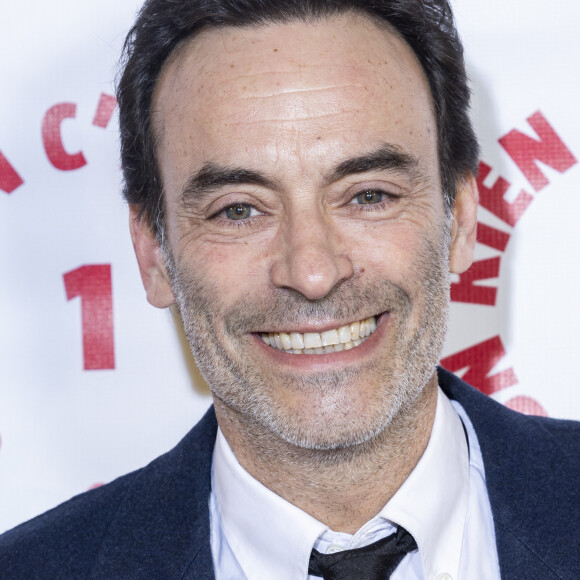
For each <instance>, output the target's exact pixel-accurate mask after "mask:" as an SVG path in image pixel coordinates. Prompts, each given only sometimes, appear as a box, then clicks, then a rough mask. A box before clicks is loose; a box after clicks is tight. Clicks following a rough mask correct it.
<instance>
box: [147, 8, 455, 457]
mask: <svg viewBox="0 0 580 580" xmlns="http://www.w3.org/2000/svg"><path fill="white" fill-rule="evenodd" d="M153 111H154V127H155V129H156V131H157V133H158V136H159V138H160V140H159V145H158V149H157V152H158V160H159V166H160V171H161V175H162V180H163V185H164V190H165V203H166V235H167V249H166V252H165V253H166V258H167V259H168V260H167V261H168V270H169V278H170V280H171V286H169V284H168V283H167V278H166V277H164V276H163V275H160V276H154V277H153V278H151V279H149V282H148V283H147V282H146V286H148V292H149V299H150V300H151V301H152V302H153V303H154V304H156V305H159V306H163V305H166V304H167V303H169V302H171V301H172V299H173V296H174V297H175V300H176V301H177V304H178V307H179V311H180V313H181V316H182V319H183V322H184V326H185V329H186V333H187V336H188V339H189V341H190V344H191V347H192V350H193V353H194V355H195V358H196V360H197V363H198V366H199V367H200V370H201V371H202V373H203V374H204V376H205V378H206V380H207V382H208V384H209V385H210V387H211V389H212V391H213V394H214V399H215V402H216V409H217V411H218V417H220V415H228V414H234V415H236V417H237V418H238V420H240V421H242V422H246V423H247V424H248V425H250V424H254V425H259V426H261V427H262V428H266V429H267V430H269V431H270V432H273V433H275V434H276V435H278V436H280V437H282V438H283V439H285V440H286V441H290V442H291V443H294V444H296V445H299V446H303V447H314V448H336V447H343V446H347V445H351V444H355V443H358V442H361V441H365V440H368V439H369V438H372V437H373V436H374V435H376V434H377V433H379V432H381V431H382V430H383V429H384V428H385V427H386V425H388V424H389V422H390V421H391V420H392V418H393V417H394V416H396V415H397V414H400V413H402V412H404V411H405V410H408V408H409V406H411V405H413V403H415V402H416V401H417V400H418V398H419V397H420V395H421V393H423V392H424V389H425V388H426V387H427V388H431V389H432V388H433V386H434V385H435V382H434V376H433V373H434V369H435V364H436V362H437V360H438V357H439V354H440V349H441V346H442V342H443V339H444V334H445V319H446V311H447V302H448V274H449V245H450V239H451V238H450V235H451V234H450V229H451V226H450V224H451V215H448V214H447V213H446V211H445V209H444V205H443V195H442V192H441V188H440V179H439V170H438V159H437V130H436V123H435V119H434V114H433V108H432V103H431V99H430V93H429V88H428V84H427V82H426V79H425V77H424V74H423V72H422V69H421V67H420V65H419V64H418V62H417V61H416V59H415V57H414V55H413V53H412V51H411V50H410V49H409V47H408V46H407V45H406V44H405V43H404V41H402V40H401V39H400V38H398V37H397V36H396V35H395V34H393V33H391V32H388V31H386V30H384V29H379V28H378V27H376V26H375V25H374V24H373V23H372V22H371V21H370V20H368V19H366V18H362V17H353V16H348V17H337V18H333V19H331V20H328V21H321V22H317V23H315V24H309V25H307V24H303V23H291V24H280V25H270V26H266V27H258V28H225V29H208V30H206V31H204V32H202V33H201V34H200V35H198V36H197V37H196V38H195V39H193V40H192V41H190V42H189V43H187V44H186V45H185V46H184V47H182V49H181V50H180V52H178V53H177V54H176V55H175V57H174V58H172V59H171V60H170V62H169V63H168V64H167V65H166V66H165V68H164V71H163V74H162V76H161V79H160V81H159V82H158V85H157V89H156V94H155V98H154V106H153ZM452 240H453V241H451V244H452V245H453V244H454V243H456V237H455V235H454V236H453V238H452ZM142 269H143V265H142ZM158 269H159V271H162V270H163V264H161V263H159V264H158ZM145 278H147V276H145ZM168 297H169V298H168ZM362 321H366V322H362ZM375 327H376V329H375ZM369 333H370V334H369ZM361 334H364V335H365V336H363V337H361V336H360V335H361ZM361 338H362V341H361ZM336 343H338V344H336ZM309 345H314V346H312V349H313V350H311V349H307V347H309ZM310 352H312V354H309V353H310ZM428 386H429V387H428Z"/></svg>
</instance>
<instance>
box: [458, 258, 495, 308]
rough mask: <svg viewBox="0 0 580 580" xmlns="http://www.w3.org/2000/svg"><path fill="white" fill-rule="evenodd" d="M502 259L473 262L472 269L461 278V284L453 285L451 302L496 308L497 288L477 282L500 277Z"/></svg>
mask: <svg viewBox="0 0 580 580" xmlns="http://www.w3.org/2000/svg"><path fill="white" fill-rule="evenodd" d="M499 266H500V258H499V256H496V257H494V258H488V259H487V260H478V261H477V262H473V264H472V265H471V268H469V270H467V272H464V273H463V274H461V275H460V276H459V282H454V283H453V284H451V300H453V302H469V303H470V304H482V305H484V306H494V305H495V300H496V297H497V288H496V287H495V286H479V285H476V284H474V282H476V281H477V280H487V279H489V278H497V277H498V276H499Z"/></svg>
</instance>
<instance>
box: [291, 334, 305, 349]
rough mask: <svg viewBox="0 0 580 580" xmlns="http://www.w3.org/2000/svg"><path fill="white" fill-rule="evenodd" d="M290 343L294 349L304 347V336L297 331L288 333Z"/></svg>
mask: <svg viewBox="0 0 580 580" xmlns="http://www.w3.org/2000/svg"><path fill="white" fill-rule="evenodd" d="M290 343H291V344H292V348H293V349H295V350H298V349H302V348H304V337H303V336H302V335H301V334H300V333H299V332H291V333H290Z"/></svg>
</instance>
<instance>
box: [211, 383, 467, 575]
mask: <svg viewBox="0 0 580 580" xmlns="http://www.w3.org/2000/svg"><path fill="white" fill-rule="evenodd" d="M213 470H214V475H213V486H214V493H215V495H216V499H217V505H218V508H219V511H220V517H221V524H222V527H223V533H224V535H225V537H226V539H227V541H228V543H229V545H230V547H231V549H232V551H233V553H234V554H235V556H236V558H237V560H238V562H239V564H240V566H241V567H242V569H243V571H244V573H245V574H246V576H247V577H248V578H278V579H280V580H290V579H295V578H306V576H307V574H308V561H309V559H310V553H311V551H312V547H313V545H314V543H315V542H316V540H317V538H318V537H319V536H320V535H322V534H323V533H324V532H325V531H326V530H328V528H327V526H325V525H324V524H322V523H321V522H319V521H318V520H316V519H315V518H313V517H311V516H310V515H308V514H307V513H305V512H303V511H302V510H300V509H299V508H297V507H296V506H294V505H292V504H291V503H289V502H287V501H286V500H284V499H282V498H281V497H280V496H278V495H276V494H275V493H274V492H272V491H271V490H269V489H268V488H267V487H265V486H264V485H262V484H261V483H260V482H259V481H257V480H256V479H254V478H253V477H252V476H251V475H250V474H249V473H248V472H246V471H245V470H244V469H243V468H242V467H241V466H240V464H239V463H238V462H237V460H236V458H235V456H234V454H233V452H232V451H231V449H230V447H229V445H228V444H227V442H226V440H225V438H224V436H223V434H222V433H221V431H219V430H218V436H217V440H216V446H215V449H214V456H213ZM468 490H469V458H468V449H467V442H466V439H465V434H464V431H463V427H462V424H461V420H460V418H459V416H458V415H457V412H456V411H455V410H454V409H453V407H452V406H451V403H450V402H449V399H448V398H447V397H446V396H445V395H444V394H443V392H442V391H441V390H440V389H439V393H438V399H437V410H436V413H435V420H434V423H433V429H432V432H431V436H430V439H429V443H428V444H427V448H426V449H425V452H424V453H423V456H422V457H421V459H420V460H419V462H418V463H417V465H416V466H415V469H414V470H413V471H412V472H411V474H410V475H409V477H408V478H407V480H406V481H405V482H404V483H403V485H402V486H401V487H400V488H399V490H398V491H397V493H396V494H395V495H394V496H393V497H392V498H391V500H390V501H389V502H388V503H387V505H386V506H385V507H384V508H383V509H382V510H381V512H380V513H379V514H378V515H377V518H380V519H384V520H388V521H389V522H394V523H396V524H400V525H402V526H403V527H404V528H405V529H407V530H408V531H409V532H410V533H411V534H412V535H413V537H414V538H415V540H416V542H417V544H418V546H419V554H420V557H421V563H422V567H423V572H424V575H425V577H432V576H434V575H435V574H436V573H437V572H438V571H440V570H447V571H448V572H450V573H451V574H452V576H453V577H457V574H458V571H459V562H460V557H461V546H462V539H463V529H464V525H465V518H466V513H467V500H468ZM377 518H373V519H374V520H376V519H377Z"/></svg>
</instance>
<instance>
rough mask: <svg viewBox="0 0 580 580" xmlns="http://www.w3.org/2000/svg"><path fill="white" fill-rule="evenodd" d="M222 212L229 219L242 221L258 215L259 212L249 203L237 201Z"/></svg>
mask: <svg viewBox="0 0 580 580" xmlns="http://www.w3.org/2000/svg"><path fill="white" fill-rule="evenodd" d="M220 213H221V214H222V215H223V216H224V217H225V218H226V219H228V220H234V221H240V220H246V219H248V218H250V217H253V216H255V215H258V213H259V212H258V211H257V210H256V208H255V207H253V206H251V205H250V204H249V203H236V204H234V205H230V206H228V207H226V208H224V209H223V210H222V211H221V212H220Z"/></svg>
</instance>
